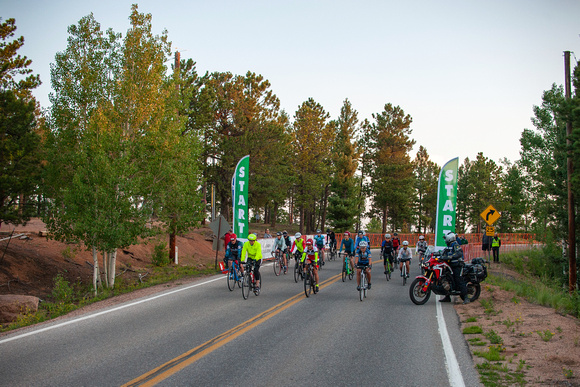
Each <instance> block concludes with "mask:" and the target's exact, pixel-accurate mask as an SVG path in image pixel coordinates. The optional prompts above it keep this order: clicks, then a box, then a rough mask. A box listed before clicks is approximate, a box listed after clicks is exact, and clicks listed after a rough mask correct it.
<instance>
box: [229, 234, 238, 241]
mask: <svg viewBox="0 0 580 387" xmlns="http://www.w3.org/2000/svg"><path fill="white" fill-rule="evenodd" d="M237 238H238V236H237V235H236V234H232V235H230V240H232V239H237Z"/></svg>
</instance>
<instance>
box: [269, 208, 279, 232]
mask: <svg viewBox="0 0 580 387" xmlns="http://www.w3.org/2000/svg"><path fill="white" fill-rule="evenodd" d="M276 216H278V203H274V208H273V209H272V216H271V218H272V219H271V223H270V227H272V228H274V227H276Z"/></svg>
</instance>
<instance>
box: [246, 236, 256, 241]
mask: <svg viewBox="0 0 580 387" xmlns="http://www.w3.org/2000/svg"><path fill="white" fill-rule="evenodd" d="M256 239H257V237H256V234H250V235H248V240H249V241H255V240H256Z"/></svg>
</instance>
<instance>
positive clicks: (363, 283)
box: [356, 265, 370, 301]
mask: <svg viewBox="0 0 580 387" xmlns="http://www.w3.org/2000/svg"><path fill="white" fill-rule="evenodd" d="M356 268H357V269H361V270H360V287H359V290H358V294H359V298H360V300H361V301H362V300H364V299H365V298H366V297H367V291H368V285H367V275H366V272H367V269H370V266H364V265H363V266H360V265H359V266H357V267H356Z"/></svg>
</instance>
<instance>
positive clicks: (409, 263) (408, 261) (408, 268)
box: [405, 259, 411, 277]
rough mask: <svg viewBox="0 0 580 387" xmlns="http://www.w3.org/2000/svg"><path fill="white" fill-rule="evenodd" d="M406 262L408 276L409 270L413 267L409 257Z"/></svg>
mask: <svg viewBox="0 0 580 387" xmlns="http://www.w3.org/2000/svg"><path fill="white" fill-rule="evenodd" d="M405 264H406V265H407V277H408V276H409V270H410V269H411V260H410V259H407V262H405Z"/></svg>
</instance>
